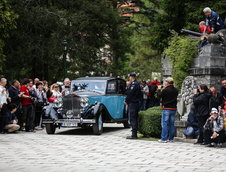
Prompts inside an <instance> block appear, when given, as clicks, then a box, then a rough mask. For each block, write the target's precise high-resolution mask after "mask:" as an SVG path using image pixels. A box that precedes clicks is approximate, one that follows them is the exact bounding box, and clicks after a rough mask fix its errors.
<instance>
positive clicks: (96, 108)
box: [43, 77, 130, 135]
mask: <svg viewBox="0 0 226 172" xmlns="http://www.w3.org/2000/svg"><path fill="white" fill-rule="evenodd" d="M125 92H126V82H125V81H124V80H123V79H119V78H112V77H83V78H78V79H76V80H73V81H72V83H71V92H70V94H69V95H67V96H64V97H63V99H62V101H63V102H62V107H59V103H58V106H57V107H55V108H54V109H55V112H56V113H57V119H54V120H53V119H51V118H50V117H49V118H48V117H47V118H46V116H45V119H43V123H44V124H45V125H46V131H47V133H48V134H54V133H55V129H56V128H57V127H84V128H86V127H92V128H93V133H94V134H96V135H100V134H102V132H103V123H123V124H124V127H125V128H129V127H130V126H129V123H128V113H127V108H126V105H125V104H124V102H125ZM47 116H48V115H47Z"/></svg>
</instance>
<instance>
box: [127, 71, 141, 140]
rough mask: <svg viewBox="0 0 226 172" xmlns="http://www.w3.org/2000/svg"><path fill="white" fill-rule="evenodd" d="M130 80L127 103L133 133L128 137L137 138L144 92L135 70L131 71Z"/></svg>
mask: <svg viewBox="0 0 226 172" xmlns="http://www.w3.org/2000/svg"><path fill="white" fill-rule="evenodd" d="M129 80H130V83H131V84H130V87H129V88H128V90H127V97H126V100H125V103H126V104H127V105H128V111H129V117H130V125H131V126H132V135H131V136H128V137H127V139H137V131H138V112H139V102H140V100H141V98H142V92H141V86H140V84H139V82H137V80H136V73H135V72H132V73H130V76H129Z"/></svg>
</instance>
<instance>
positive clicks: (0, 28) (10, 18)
mask: <svg viewBox="0 0 226 172" xmlns="http://www.w3.org/2000/svg"><path fill="white" fill-rule="evenodd" d="M16 18H17V15H16V14H15V13H14V12H13V11H12V9H11V6H10V5H9V3H8V2H7V0H2V1H1V2H0V33H1V34H0V72H2V65H3V62H4V61H5V55H4V54H3V47H4V45H5V43H4V40H5V39H6V38H7V37H8V36H9V33H10V31H11V30H12V29H14V28H15V27H16V23H15V19H16Z"/></svg>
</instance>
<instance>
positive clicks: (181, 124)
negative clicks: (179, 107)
mask: <svg viewBox="0 0 226 172" xmlns="http://www.w3.org/2000/svg"><path fill="white" fill-rule="evenodd" d="M186 125H187V122H186V121H184V120H176V121H175V127H176V137H183V131H184V130H185V129H186Z"/></svg>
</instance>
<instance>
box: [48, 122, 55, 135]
mask: <svg viewBox="0 0 226 172" xmlns="http://www.w3.org/2000/svg"><path fill="white" fill-rule="evenodd" d="M55 131H56V126H55V125H54V124H46V133H47V134H54V133H55Z"/></svg>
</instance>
